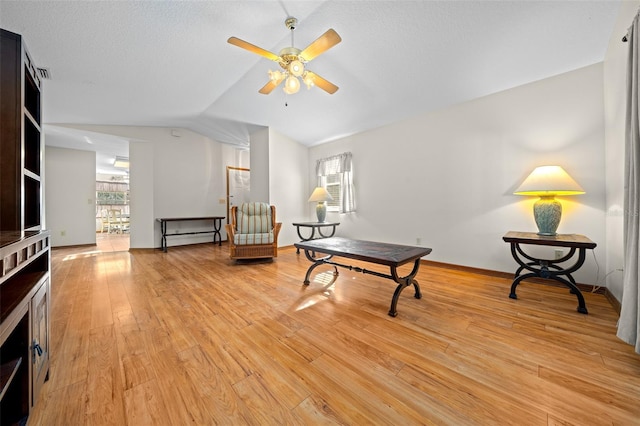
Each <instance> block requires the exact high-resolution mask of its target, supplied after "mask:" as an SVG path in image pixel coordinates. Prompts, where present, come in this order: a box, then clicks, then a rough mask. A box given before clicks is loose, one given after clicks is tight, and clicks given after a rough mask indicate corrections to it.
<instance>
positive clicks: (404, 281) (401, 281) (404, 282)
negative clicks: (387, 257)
mask: <svg viewBox="0 0 640 426" xmlns="http://www.w3.org/2000/svg"><path fill="white" fill-rule="evenodd" d="M418 269H420V259H416V260H415V262H414V264H413V270H412V271H411V272H410V273H409V275H407V276H406V277H399V276H398V271H397V268H396V267H395V266H392V267H391V278H392V279H393V281H395V282H397V283H398V286H397V287H396V289H395V291H394V292H393V297H392V298H391V307H390V308H389V316H392V317H396V316H397V315H398V309H397V305H398V299H399V298H400V293H402V290H404V289H405V287H408V286H410V285H411V284H413V287H414V289H415V294H414V297H415V298H416V299H421V298H422V292H421V291H420V285H419V284H418V281H416V280H415V276H416V275H417V274H418Z"/></svg>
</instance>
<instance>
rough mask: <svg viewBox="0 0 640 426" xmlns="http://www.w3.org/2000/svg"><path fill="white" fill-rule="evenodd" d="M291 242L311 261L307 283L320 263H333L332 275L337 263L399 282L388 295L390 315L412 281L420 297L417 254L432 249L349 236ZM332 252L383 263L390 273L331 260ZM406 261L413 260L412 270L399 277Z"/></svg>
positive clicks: (416, 294)
mask: <svg viewBox="0 0 640 426" xmlns="http://www.w3.org/2000/svg"><path fill="white" fill-rule="evenodd" d="M294 246H295V247H296V248H298V249H302V250H304V254H305V256H306V257H307V259H309V260H310V261H311V262H313V265H311V266H310V267H309V269H308V270H307V274H306V275H305V277H304V284H305V285H309V282H310V281H309V277H310V275H311V272H312V271H313V270H314V269H315V268H317V267H318V266H320V265H324V264H327V265H333V268H334V273H333V274H334V275H335V276H338V268H336V267H337V266H340V267H342V268H347V269H350V270H354V271H357V272H362V273H363V274H371V275H375V276H378V277H382V278H387V279H390V280H393V281H394V282H396V283H398V286H397V287H396V290H395V292H394V293H393V298H392V299H391V308H390V309H389V315H390V316H392V317H395V316H396V315H398V311H397V309H396V306H397V304H398V298H399V297H400V293H401V292H402V290H404V288H405V287H408V286H409V285H413V287H414V288H415V298H416V299H420V298H421V297H422V294H421V292H420V286H419V285H418V281H416V279H415V277H416V275H417V274H418V269H419V268H420V258H421V257H423V256H426V255H428V254H429V253H431V249H430V248H426V247H414V246H403V245H398V244H388V243H378V242H374V241H362V240H351V239H348V238H340V237H332V238H325V239H318V240H310V241H303V242H300V243H295V244H294ZM316 253H324V254H326V256H323V257H319V256H317V255H316ZM334 256H339V257H345V258H348V259H355V260H361V261H364V262H370V263H376V264H378V265H385V266H388V267H389V270H390V274H389V275H387V274H382V273H380V272H376V271H369V270H367V269H363V268H359V267H356V266H350V265H343V264H340V263H337V262H333V261H332V260H331V259H332V258H333V257H334ZM409 262H413V269H412V271H411V272H410V273H409V274H408V275H407V276H405V277H400V276H399V275H398V271H397V268H398V267H399V266H402V265H404V264H406V263H409Z"/></svg>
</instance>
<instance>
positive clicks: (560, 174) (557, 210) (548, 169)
mask: <svg viewBox="0 0 640 426" xmlns="http://www.w3.org/2000/svg"><path fill="white" fill-rule="evenodd" d="M514 194H516V195H536V196H538V197H540V199H539V200H538V201H536V202H535V204H534V205H533V217H534V218H535V220H536V225H538V235H548V236H553V235H556V229H558V225H559V224H560V217H561V216H562V204H560V202H559V201H558V200H556V199H555V196H556V195H576V194H584V190H583V189H582V188H581V187H580V185H578V183H577V182H576V181H575V180H573V179H572V178H571V176H569V174H568V173H567V172H565V171H564V169H563V168H562V167H560V166H540V167H536V169H535V170H534V171H533V172H531V174H530V175H529V176H528V177H527V178H526V179H525V180H524V182H522V185H520V186H519V187H518V189H516V190H515V192H514Z"/></svg>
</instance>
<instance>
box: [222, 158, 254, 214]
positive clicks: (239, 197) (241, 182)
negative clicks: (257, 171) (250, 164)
mask: <svg viewBox="0 0 640 426" xmlns="http://www.w3.org/2000/svg"><path fill="white" fill-rule="evenodd" d="M250 189H251V174H250V172H249V169H245V168H242V167H231V166H227V223H229V220H230V217H231V208H232V207H233V206H237V205H240V204H242V203H245V202H249V196H250Z"/></svg>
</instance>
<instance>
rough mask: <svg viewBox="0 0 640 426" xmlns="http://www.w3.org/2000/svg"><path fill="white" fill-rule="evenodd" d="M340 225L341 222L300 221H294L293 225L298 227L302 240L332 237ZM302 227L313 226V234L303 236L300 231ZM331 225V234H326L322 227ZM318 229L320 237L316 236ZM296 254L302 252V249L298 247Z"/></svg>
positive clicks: (297, 230)
mask: <svg viewBox="0 0 640 426" xmlns="http://www.w3.org/2000/svg"><path fill="white" fill-rule="evenodd" d="M338 225H340V222H298V223H294V224H293V226H295V227H296V232H297V233H298V237H300V240H301V241H309V240H315V239H317V238H331V237H333V236H334V235H335V233H336V226H338ZM300 227H302V228H311V235H309V236H308V237H306V238H305V237H303V236H302V234H301V233H300ZM328 227H331V234H328V235H325V234H324V233H323V232H322V228H328ZM316 229H317V230H318V235H319V237H316ZM296 254H300V249H296Z"/></svg>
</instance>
